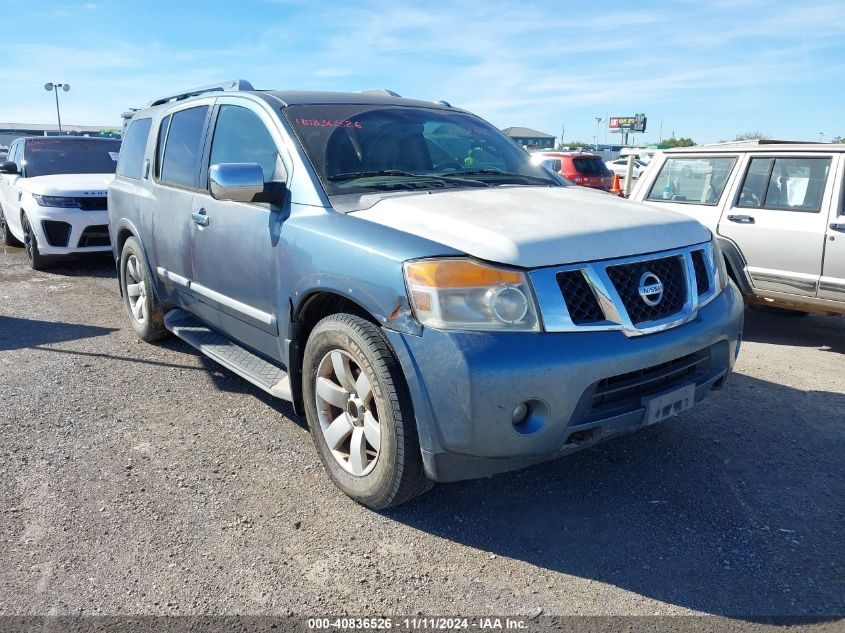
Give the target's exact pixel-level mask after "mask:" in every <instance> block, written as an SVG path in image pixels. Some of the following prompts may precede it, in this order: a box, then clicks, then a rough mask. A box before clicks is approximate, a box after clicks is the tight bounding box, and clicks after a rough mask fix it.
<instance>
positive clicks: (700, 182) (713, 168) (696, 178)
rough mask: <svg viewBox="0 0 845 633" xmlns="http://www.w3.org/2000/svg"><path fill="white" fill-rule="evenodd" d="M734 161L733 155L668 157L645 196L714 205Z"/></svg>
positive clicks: (683, 202)
mask: <svg viewBox="0 0 845 633" xmlns="http://www.w3.org/2000/svg"><path fill="white" fill-rule="evenodd" d="M735 164H736V156H718V157H713V158H668V159H667V160H666V162H665V163H663V166H662V167H661V168H660V173H659V174H658V175H657V179H656V180H655V181H654V184H652V186H651V191H649V192H648V197H647V198H646V200H654V201H662V202H680V203H681V204H704V205H708V206H713V205H716V204H718V202H719V199H720V198H721V197H722V192H724V190H725V185H727V184H728V178H729V177H730V175H731V172H732V171H733V168H734V165H735Z"/></svg>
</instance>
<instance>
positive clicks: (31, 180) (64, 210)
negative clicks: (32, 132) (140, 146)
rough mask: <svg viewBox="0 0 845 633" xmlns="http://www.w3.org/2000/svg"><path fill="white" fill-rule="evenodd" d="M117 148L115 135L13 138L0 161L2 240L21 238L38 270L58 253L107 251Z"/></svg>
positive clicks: (15, 243)
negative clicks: (108, 206)
mask: <svg viewBox="0 0 845 633" xmlns="http://www.w3.org/2000/svg"><path fill="white" fill-rule="evenodd" d="M119 152H120V141H119V140H115V139H104V138H89V137H78V136H77V137H72V136H70V137H69V136H63V137H29V138H19V139H17V140H15V141H14V142H13V143H12V145H11V146H10V148H9V156H8V159H7V160H6V161H5V162H3V163H0V241H2V242H3V243H4V244H5V245H7V246H18V245H20V244H21V243H23V246H24V248H25V250H26V256H27V259H28V260H29V264H30V266H32V268H34V269H36V270H41V269H44V268H47V267H48V266H49V265H50V264H51V263H52V262H53V260H54V258H55V257H57V256H62V255H71V254H76V253H91V252H109V251H110V250H111V242H110V240H109V227H108V223H109V219H108V212H107V210H106V200H107V194H108V186H109V183H110V182H111V181H112V179H113V178H114V172H115V167H116V166H117V157H118V153H119Z"/></svg>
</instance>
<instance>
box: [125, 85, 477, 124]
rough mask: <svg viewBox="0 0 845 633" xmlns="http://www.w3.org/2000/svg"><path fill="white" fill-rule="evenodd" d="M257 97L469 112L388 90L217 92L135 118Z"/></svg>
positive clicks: (288, 103)
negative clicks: (213, 100) (198, 103)
mask: <svg viewBox="0 0 845 633" xmlns="http://www.w3.org/2000/svg"><path fill="white" fill-rule="evenodd" d="M244 94H247V95H253V96H255V97H258V98H260V99H263V100H264V101H268V102H269V101H271V100H272V101H275V102H276V105H278V102H281V104H282V107H287V106H296V105H343V104H349V105H393V106H405V107H418V108H433V109H437V110H445V111H449V112H462V113H467V112H466V110H463V109H461V108H455V107H453V106H452V105H450V104H449V103H447V102H445V101H423V100H420V99H409V98H407V97H400V96H398V95H397V94H396V93H392V92H390V91H388V90H365V91H363V92H330V91H317V90H216V91H207V92H202V93H198V94H192V95H190V96H188V97H185V98H179V99H173V100H170V101H165V102H163V103H156V102H153V103H154V105H149V106H147V107H145V108H142V109H140V110H138V111H137V112H134V113H133V118H134V117H140V118H143V117H144V116H145V115H148V114H151V113H152V112H155V111H158V110H166V109H168V108H170V107H171V106H176V105H182V104H184V103H190V102H191V101H194V100H198V99H203V98H207V97H224V96H235V95H244Z"/></svg>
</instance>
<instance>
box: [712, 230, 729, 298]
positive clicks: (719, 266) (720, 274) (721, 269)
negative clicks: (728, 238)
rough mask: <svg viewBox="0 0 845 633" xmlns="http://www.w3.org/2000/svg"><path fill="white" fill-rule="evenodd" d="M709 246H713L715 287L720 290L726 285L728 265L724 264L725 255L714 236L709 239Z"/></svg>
mask: <svg viewBox="0 0 845 633" xmlns="http://www.w3.org/2000/svg"><path fill="white" fill-rule="evenodd" d="M710 246H711V247H712V248H713V268H714V270H715V271H716V280H715V281H716V286H715V287H716V288H718V291H719V292H722V290H724V289H725V288H727V286H728V267H727V266H726V265H725V256H724V255H723V254H722V247H721V246H719V240H718V239H716V236H715V235H714V236H713V239H711V240H710Z"/></svg>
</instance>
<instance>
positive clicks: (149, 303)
mask: <svg viewBox="0 0 845 633" xmlns="http://www.w3.org/2000/svg"><path fill="white" fill-rule="evenodd" d="M148 270H149V268H148V267H147V260H146V258H145V257H144V251H143V250H142V249H141V245H140V244H139V243H138V241H137V240H136V239H135V238H134V237H130V238H129V239H128V240H126V243H125V244H124V245H123V250H122V251H121V253H120V288H121V290H122V291H123V303H124V306H125V307H126V312H127V313H128V314H129V322H130V323H131V324H132V329H133V330H135V333H136V334H137V335H138V337H139V338H141V340H143V341H146V342H148V343H152V342H153V341H158V340H160V339H163V338H165V337H166V336H167V335H168V332H167V329H166V328H165V327H164V310H162V307H161V304H160V303H159V302H158V298H157V297H156V295H155V292H154V291H153V287H152V282H151V280H150V276H149V273H148Z"/></svg>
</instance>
